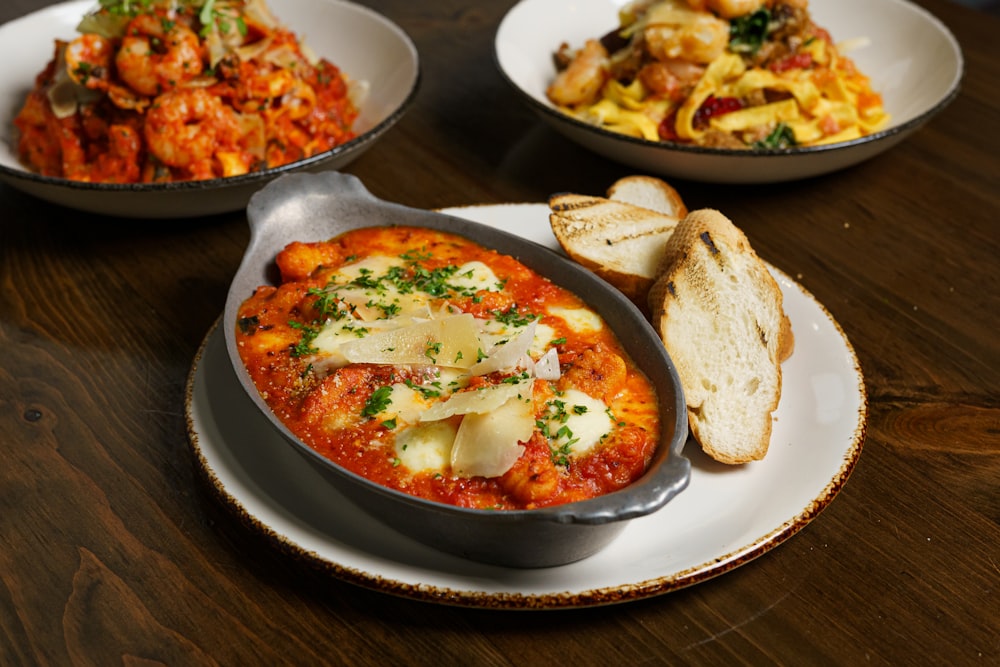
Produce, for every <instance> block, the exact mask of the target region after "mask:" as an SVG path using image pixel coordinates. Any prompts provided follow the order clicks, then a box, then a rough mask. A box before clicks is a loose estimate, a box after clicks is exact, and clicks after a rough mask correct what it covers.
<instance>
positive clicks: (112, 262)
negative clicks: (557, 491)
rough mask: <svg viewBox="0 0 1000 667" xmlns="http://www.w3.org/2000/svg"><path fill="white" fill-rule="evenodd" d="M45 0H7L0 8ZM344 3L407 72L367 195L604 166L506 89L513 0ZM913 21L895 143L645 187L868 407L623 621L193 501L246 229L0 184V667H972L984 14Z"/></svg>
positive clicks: (992, 482)
mask: <svg viewBox="0 0 1000 667" xmlns="http://www.w3.org/2000/svg"><path fill="white" fill-rule="evenodd" d="M47 4H51V3H50V2H48V1H47V0H6V1H5V2H4V3H3V4H2V5H0V20H3V21H7V20H9V19H12V18H14V17H16V16H19V15H21V14H24V13H27V12H29V11H33V10H35V9H38V8H40V7H42V6H44V5H47ZM273 4H274V5H275V6H276V7H277V8H278V9H280V4H281V3H280V1H279V0H274V2H273ZM366 4H369V5H371V6H372V7H373V8H374V9H376V10H378V11H380V12H382V13H384V14H385V15H387V16H389V17H390V18H392V19H393V20H394V21H396V22H397V23H398V24H399V25H400V26H401V27H402V28H404V29H405V30H406V31H407V32H408V33H409V34H410V35H411V36H412V38H413V39H414V40H415V42H416V44H417V46H418V48H419V51H420V54H421V57H422V63H423V76H424V78H423V85H422V89H421V91H420V94H419V96H418V98H417V100H416V102H415V104H414V105H413V107H412V109H411V110H410V111H409V113H408V115H407V116H406V117H405V118H404V119H403V120H402V122H400V123H399V125H398V126H397V127H396V128H395V129H393V130H392V131H391V133H390V134H389V135H388V136H386V137H385V139H384V140H383V141H382V142H380V143H379V144H378V145H377V146H375V147H374V148H373V149H372V150H371V151H370V152H368V153H367V154H366V155H364V156H363V157H362V158H361V159H359V160H357V161H356V162H355V163H354V164H352V165H351V166H350V167H348V168H347V169H346V171H348V172H350V173H352V174H355V175H357V176H359V177H360V178H361V179H362V180H363V181H364V183H365V184H366V185H367V186H368V187H369V188H370V189H371V190H372V191H373V192H374V193H375V194H376V195H378V196H380V197H383V198H386V199H390V200H394V201H398V202H401V203H404V204H408V205H412V206H418V207H423V208H433V207H444V206H452V205H462V204H472V203H497V202H512V201H513V202H541V201H544V200H545V199H546V197H547V196H548V195H549V194H551V193H553V192H556V191H566V190H571V191H577V192H584V193H592V194H598V193H601V192H603V190H604V189H605V188H606V187H607V185H608V184H610V183H611V182H612V181H613V180H615V179H616V178H618V177H619V176H622V175H625V174H628V173H631V170H630V169H629V168H627V167H623V166H621V165H617V164H613V163H611V162H608V161H606V160H604V159H602V158H600V157H597V156H595V155H593V154H591V153H589V152H586V151H585V150H583V149H581V148H578V147H576V146H575V145H573V144H570V143H568V142H567V141H565V140H564V139H562V138H561V137H560V136H558V135H557V134H555V133H554V132H552V131H551V130H549V129H546V128H545V127H543V126H542V125H541V124H540V121H539V120H537V119H536V117H535V116H534V115H533V114H532V113H530V112H529V111H527V110H526V109H525V108H523V107H522V105H521V103H520V102H519V101H518V100H517V99H516V98H515V97H514V95H512V94H511V92H510V91H509V90H508V89H507V88H506V87H505V84H504V82H503V81H502V80H501V78H500V76H499V75H498V74H497V72H496V71H495V69H494V66H493V61H492V38H493V34H494V31H495V29H496V27H497V25H498V22H499V20H500V18H501V17H502V16H503V14H504V12H505V11H506V9H507V8H508V7H509V6H510V5H511V4H512V2H511V0H507V1H505V2H491V3H484V2H476V1H475V0H442V1H441V2H434V3H414V2H409V1H407V0H372V1H370V2H368V3H366ZM919 4H921V5H923V6H925V7H927V8H928V9H930V10H931V11H933V12H934V13H935V14H936V15H937V16H938V17H940V18H941V19H942V20H943V21H944V22H945V23H946V24H947V25H948V26H949V28H950V29H951V30H952V31H953V32H954V34H955V35H956V36H957V38H958V40H959V41H960V43H961V44H962V46H963V49H964V54H965V58H966V74H965V80H964V83H963V86H962V92H961V94H960V96H959V97H958V98H957V99H956V100H955V101H954V103H953V104H951V105H950V106H949V107H948V108H947V109H946V110H945V111H944V112H943V113H942V114H940V116H938V117H937V118H935V119H934V120H933V121H932V122H931V123H930V124H929V125H927V126H925V127H924V128H923V129H921V130H920V131H918V132H917V133H916V134H915V135H914V136H913V137H912V138H910V139H908V140H907V141H905V142H904V143H903V144H901V145H900V146H898V147H896V148H895V149H893V150H892V151H890V152H889V153H887V154H885V155H883V156H881V157H878V158H876V159H873V160H871V161H869V162H867V163H865V164H862V165H860V166H857V167H855V168H852V169H848V170H846V171H843V172H841V173H836V174H832V175H829V176H825V177H822V178H817V179H813V180H807V181H803V182H798V183H792V184H785V185H772V186H753V187H751V186H746V187H717V186H712V185H705V184H699V183H693V182H685V181H680V180H677V181H674V185H675V186H676V187H677V188H678V189H679V190H680V192H681V194H682V195H683V196H684V198H685V199H686V201H687V203H688V205H689V206H690V207H692V208H695V207H701V206H712V207H716V208H720V209H722V210H723V211H724V212H726V213H727V214H728V215H729V216H730V217H731V218H732V219H733V220H735V221H736V222H737V224H739V225H740V226H741V227H742V228H743V229H744V230H745V231H746V233H747V234H748V236H749V237H750V239H751V241H752V243H753V244H754V246H755V247H756V248H757V250H758V251H759V253H760V254H761V255H762V256H763V257H765V258H766V259H768V260H769V261H771V262H772V263H773V264H775V265H776V266H778V267H779V268H781V269H782V270H784V271H785V272H786V273H788V274H789V275H791V276H795V277H796V279H797V280H798V281H799V282H800V283H801V284H802V285H803V286H804V287H805V288H806V289H808V290H809V291H811V292H812V293H813V294H814V295H815V296H816V297H817V299H818V300H819V301H820V302H822V303H823V304H824V305H825V306H826V307H827V308H828V309H829V311H830V313H831V314H832V315H833V316H834V317H835V318H836V320H837V321H838V322H839V323H840V324H841V326H842V327H843V329H844V331H845V333H846V334H847V336H848V337H849V339H850V341H851V342H852V343H853V345H854V347H855V349H856V351H857V354H858V357H859V359H860V362H861V366H862V368H863V369H864V376H865V381H866V384H867V389H868V393H869V421H868V431H867V440H866V442H865V446H864V453H863V455H862V456H861V458H860V461H859V463H858V465H857V467H856V468H855V470H854V472H853V475H852V477H851V478H850V480H849V482H848V484H847V485H846V487H845V488H844V489H843V491H842V492H841V494H840V495H839V496H838V497H837V498H836V500H835V501H834V502H833V503H832V504H831V505H830V506H829V507H828V508H827V509H826V510H824V511H823V512H822V513H821V514H820V515H819V516H818V517H817V518H816V520H815V521H813V522H812V523H810V524H809V525H808V526H807V527H806V528H805V529H804V530H803V531H802V532H800V533H799V534H797V535H795V536H794V537H793V538H791V539H790V540H789V541H787V542H786V543H784V544H782V545H781V546H780V547H778V548H777V549H775V550H773V551H771V552H769V553H767V554H766V555H764V556H763V557H761V558H759V559H756V560H753V561H751V562H749V563H747V564H746V565H744V566H742V567H740V568H738V569H735V570H733V571H731V572H728V573H726V574H725V575H724V576H721V577H718V578H714V579H711V580H709V581H706V582H704V583H701V584H699V585H697V586H692V587H689V588H684V589H682V590H678V591H675V592H672V593H670V594H667V595H663V596H656V597H651V598H648V599H644V600H641V601H638V602H633V603H629V604H624V605H614V606H601V607H590V608H586V609H572V610H560V611H544V612H511V611H495V610H494V611H488V610H473V609H464V608H456V607H451V606H445V605H438V604H431V603H427V602H419V601H414V600H410V599H404V598H399V597H395V596H390V595H386V594H383V593H380V592H377V591H372V590H368V589H366V588H364V587H359V586H355V585H352V584H349V583H344V582H343V581H340V580H337V579H335V578H331V577H328V576H326V575H324V574H322V573H317V572H314V571H313V570H311V569H309V568H303V567H299V566H297V564H296V563H295V562H294V561H293V560H291V559H289V558H288V557H286V556H285V555H283V554H282V553H280V552H279V551H277V550H275V549H273V548H270V547H269V546H268V543H266V542H265V541H263V540H262V539H260V537H259V536H258V535H256V534H254V533H253V532H252V531H249V530H247V529H245V528H244V527H243V526H242V524H240V523H239V522H237V521H235V520H234V519H233V517H232V516H230V515H229V514H227V513H226V512H223V511H221V509H220V507H219V505H218V503H216V502H215V501H214V499H213V498H212V497H211V495H210V494H208V493H206V492H205V490H204V488H203V487H202V485H201V484H200V483H199V481H198V480H199V476H198V475H197V473H196V471H195V466H194V465H193V461H192V456H191V450H190V447H189V444H188V438H187V434H186V425H185V416H184V399H185V382H186V379H187V374H188V371H189V368H190V366H191V363H192V358H193V357H194V355H195V353H196V350H197V349H198V347H199V345H200V343H201V341H202V339H203V337H204V336H205V334H206V332H207V331H208V330H209V328H210V327H211V326H212V324H213V322H214V321H215V320H216V318H217V317H218V316H219V314H220V312H221V309H222V306H223V301H224V298H225V295H226V289H227V285H228V282H229V280H230V278H231V276H232V275H233V273H234V271H235V269H236V266H237V263H238V261H239V259H240V256H241V253H242V251H243V248H244V246H245V244H246V241H247V228H246V220H245V216H244V215H243V214H242V213H233V214H228V215H221V216H217V217H213V218H211V219H194V220H180V221H177V220H175V221H160V222H157V221H152V222H151V221H144V220H118V219H106V218H102V217H99V216H96V215H89V214H84V213H79V212H75V211H72V210H67V209H63V208H60V207H57V206H54V205H50V204H47V203H43V202H41V201H38V200H35V199H33V198H31V197H29V196H27V195H24V194H22V193H20V192H18V191H16V190H14V189H12V188H10V187H7V186H0V211H2V213H0V216H2V223H0V294H2V296H0V359H2V364H0V582H2V585H0V664H4V665H15V664H40V665H62V664H95V665H98V664H100V665H107V664H128V665H134V664H170V665H190V664H224V665H247V664H279V663H283V662H288V663H298V664H323V663H330V664H438V663H440V664H499V665H504V664H546V663H548V664H601V665H609V664H666V663H669V664H689V663H690V664H735V663H749V664H763V663H772V662H775V663H784V664H796V665H798V664H844V665H848V664H919V663H925V662H926V663H927V664H940V665H945V664H947V665H986V664H998V662H1000V493H998V483H1000V336H998V329H1000V316H998V310H1000V269H998V260H997V258H998V256H1000V227H998V222H997V218H998V214H1000V160H998V158H997V156H998V155H1000V131H998V129H997V128H998V125H1000V60H998V59H997V56H996V40H997V35H998V34H1000V20H997V19H996V18H994V17H990V16H986V15H982V14H979V13H976V12H975V11H973V10H969V9H966V8H963V7H961V6H959V5H955V4H951V3H949V2H946V1H944V0H921V2H920V3H919ZM512 147H513V148H512Z"/></svg>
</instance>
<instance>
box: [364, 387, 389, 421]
mask: <svg viewBox="0 0 1000 667" xmlns="http://www.w3.org/2000/svg"><path fill="white" fill-rule="evenodd" d="M390 394H392V387H389V386H384V387H379V388H378V389H376V390H375V391H373V392H372V395H371V396H369V397H368V400H367V401H365V407H363V408H362V409H361V416H362V417H368V418H369V419H371V418H373V417H374V416H375V415H377V414H378V413H380V412H382V411H384V410H385V409H386V408H387V407H389V405H390V404H391V403H392V399H391V398H390Z"/></svg>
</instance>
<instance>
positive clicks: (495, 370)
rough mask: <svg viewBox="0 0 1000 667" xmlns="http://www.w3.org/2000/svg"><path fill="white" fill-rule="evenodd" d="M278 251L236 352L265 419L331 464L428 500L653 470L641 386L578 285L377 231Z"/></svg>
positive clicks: (579, 484) (653, 409) (565, 485)
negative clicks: (266, 409)
mask: <svg viewBox="0 0 1000 667" xmlns="http://www.w3.org/2000/svg"><path fill="white" fill-rule="evenodd" d="M276 263H277V266H278V268H279V270H280V274H281V281H280V283H279V284H278V285H277V286H262V287H259V288H258V289H257V290H256V291H255V292H254V294H253V295H252V296H250V298H248V299H247V300H246V301H245V302H244V303H243V304H242V306H241V308H240V311H239V317H238V321H237V322H236V323H235V325H234V326H235V327H236V331H235V335H236V338H237V342H238V347H239V350H240V355H241V357H242V359H243V362H244V363H245V365H246V367H247V369H248V371H249V373H250V376H251V378H252V379H253V382H254V383H255V385H256V387H257V389H258V391H259V392H260V394H261V396H262V397H263V398H264V400H265V401H266V402H267V404H268V405H269V406H270V407H271V409H272V410H273V411H274V413H275V414H276V416H277V417H278V418H279V419H280V420H281V421H282V422H283V423H284V424H286V425H287V426H288V428H289V429H290V430H291V431H292V432H293V433H294V434H295V435H296V436H298V437H299V438H300V439H301V440H302V441H304V442H305V443H306V444H308V445H309V446H310V447H312V448H313V449H315V450H316V451H317V452H319V453H320V454H322V455H323V456H325V457H327V458H329V459H330V460H332V461H334V462H336V463H337V464H339V465H341V466H343V467H344V468H346V469H348V470H350V471H353V472H355V473H357V474H359V475H362V476H364V477H366V478H368V479H370V480H372V481H374V482H377V483H379V484H382V485H385V486H387V487H390V488H393V489H397V490H399V491H403V492H405V493H409V494H412V495H415V496H420V497H422V498H426V499H429V500H434V501H439V502H443V503H448V504H452V505H458V506H464V507H477V508H496V509H527V508H533V507H542V506H548V505H556V504H561V503H566V502H571V501H576V500H582V499H586V498H591V497H595V496H598V495H601V494H605V493H608V492H611V491H614V490H617V489H620V488H622V487H624V486H627V485H628V484H630V483H631V482H633V481H634V480H636V479H637V478H638V477H639V476H640V475H642V473H643V472H644V471H645V470H646V468H647V466H648V465H649V461H650V459H651V457H652V454H653V452H654V450H655V448H656V446H657V443H658V441H659V429H660V426H659V422H658V412H657V399H656V394H655V390H654V388H653V387H652V385H651V383H650V382H649V380H648V379H647V378H646V377H645V376H644V375H643V374H642V372H641V371H640V370H639V369H638V368H637V367H636V366H635V364H634V362H633V361H632V360H631V359H630V358H629V357H628V355H627V354H626V353H625V351H624V350H623V348H622V346H621V344H620V342H619V341H618V340H617V339H616V338H615V336H614V334H613V332H612V331H611V329H610V328H609V327H608V326H607V325H606V324H605V323H603V321H601V320H600V318H599V317H598V316H597V314H596V313H595V312H594V311H593V310H591V309H589V308H588V307H587V306H586V305H585V304H584V302H583V301H582V300H581V299H580V298H579V297H577V296H576V295H574V294H572V293H571V292H569V291H567V290H565V289H563V288H561V287H559V286H557V285H555V284H553V283H551V282H550V281H548V280H547V279H545V278H544V277H542V276H540V275H538V274H536V273H535V272H533V271H531V270H530V269H528V268H527V267H526V266H524V265H523V264H521V263H520V262H518V261H517V260H516V259H514V258H512V257H509V256H505V255H502V254H499V253H497V252H495V251H492V250H489V249H486V248H484V247H482V246H480V245H478V244H476V243H474V242H472V241H469V240H467V239H465V238H463V237H460V236H457V235H454V234H449V233H444V232H437V231H433V230H427V229H422V228H412V227H378V228H369V229H360V230H356V231H352V232H349V233H347V234H344V235H342V236H340V237H337V238H334V239H332V240H330V241H326V242H319V243H299V242H294V243H291V244H289V245H288V246H286V247H285V249H284V250H282V251H281V252H280V253H279V254H278V256H277V258H276ZM469 316H471V317H469ZM452 325H454V326H452ZM438 326H440V327H441V331H443V332H444V333H434V334H426V335H424V333H420V332H426V330H428V327H430V328H433V327H438ZM464 327H468V328H464ZM469 332H473V337H470V335H468V334H469ZM380 336H381V338H380ZM421 336H423V337H421ZM386 341H387V342H386ZM463 345H464V347H463ZM517 346H520V347H521V348H524V353H523V354H517V353H516V348H517ZM404 348H412V349H410V351H406V350H405V349H404ZM407 355H409V356H407ZM504 355H507V357H509V358H505V356H504ZM480 400H481V401H482V402H483V403H489V404H491V405H492V408H491V409H490V410H485V409H481V408H480V407H478V405H479V404H478V403H477V402H478V401H480ZM459 405H463V406H466V407H455V408H454V413H452V411H451V410H452V406H459ZM469 406H471V407H469ZM494 409H495V412H491V410H494ZM500 411H506V412H504V413H503V415H504V416H503V417H497V418H496V421H498V422H499V423H498V424H492V423H491V421H490V420H491V419H492V417H491V414H492V415H499V414H500ZM438 413H440V414H438ZM507 415H512V416H507ZM480 448H483V449H486V450H488V451H487V452H485V453H484V452H483V451H479V449H480ZM498 459H499V460H501V462H500V463H497V460H498ZM484 471H485V472H484Z"/></svg>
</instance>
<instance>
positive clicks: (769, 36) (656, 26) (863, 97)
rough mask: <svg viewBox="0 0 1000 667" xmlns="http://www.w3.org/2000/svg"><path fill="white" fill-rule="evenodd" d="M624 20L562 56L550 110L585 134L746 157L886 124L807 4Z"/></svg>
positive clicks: (623, 15) (645, 2) (703, 9)
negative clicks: (592, 128)
mask: <svg viewBox="0 0 1000 667" xmlns="http://www.w3.org/2000/svg"><path fill="white" fill-rule="evenodd" d="M619 20H620V25H619V27H618V28H616V29H614V30H613V31H611V32H610V33H608V34H607V35H605V36H604V37H602V38H594V39H589V40H587V41H586V43H585V44H583V45H580V46H578V48H575V49H574V48H571V47H570V45H568V44H562V45H561V46H560V48H559V49H558V51H557V52H556V53H555V63H556V69H557V74H556V76H555V79H554V80H553V81H552V83H551V85H550V86H549V88H548V90H547V91H546V92H547V95H548V98H549V100H550V101H551V102H552V103H553V104H555V105H556V106H557V107H559V108H560V109H561V110H563V111H564V112H565V113H567V114H570V115H572V116H574V117H576V118H578V119H580V120H583V121H584V122H587V123H590V124H593V125H597V126H599V127H602V128H605V129H607V130H610V131H613V132H618V133H621V134H626V135H630V136H633V137H638V138H641V139H646V140H649V141H667V142H676V143H682V144H692V145H698V146H706V147H713V148H725V149H751V150H762V149H784V148H789V147H793V146H816V145H820V144H830V143H837V142H842V141H850V140H852V139H857V138H859V137H862V136H865V135H867V134H871V133H873V132H876V131H878V130H880V129H882V128H883V127H885V126H886V125H887V124H888V122H889V115H888V114H887V113H886V111H885V110H884V108H883V105H882V98H881V96H880V95H879V94H878V93H876V92H874V91H873V90H872V88H871V84H870V81H869V79H868V77H866V76H865V75H864V74H862V73H861V72H859V71H858V69H857V67H856V66H855V65H854V63H853V62H852V61H851V60H850V59H849V58H848V57H847V56H845V55H844V53H843V52H842V51H846V50H847V49H846V48H844V47H843V45H841V46H840V47H838V45H837V44H835V43H834V42H833V40H832V38H831V36H830V34H829V33H828V32H827V31H826V30H824V29H823V28H821V27H819V26H817V25H816V24H815V23H814V22H813V21H812V19H811V17H810V14H809V10H808V6H807V2H806V0H659V1H651V0H637V1H635V2H632V3H630V4H628V5H626V6H625V7H623V8H622V9H621V10H620V12H619Z"/></svg>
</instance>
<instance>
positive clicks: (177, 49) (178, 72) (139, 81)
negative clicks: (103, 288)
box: [115, 14, 204, 97]
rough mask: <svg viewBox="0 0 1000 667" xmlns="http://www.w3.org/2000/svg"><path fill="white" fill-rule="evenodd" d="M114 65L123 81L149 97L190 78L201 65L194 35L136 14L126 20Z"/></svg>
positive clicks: (174, 24) (175, 25)
mask: <svg viewBox="0 0 1000 667" xmlns="http://www.w3.org/2000/svg"><path fill="white" fill-rule="evenodd" d="M115 65H116V66H117V67H118V75H119V76H120V77H121V79H122V80H123V81H124V82H125V83H127V84H128V85H129V86H131V87H132V88H133V89H135V91H136V92H138V93H140V94H141V95H148V96H150V97H153V96H155V95H158V94H160V93H161V92H164V91H168V90H172V89H174V88H176V87H177V86H180V85H182V84H184V83H185V82H187V81H190V80H191V79H193V78H194V77H196V76H198V75H199V74H201V72H202V69H203V67H204V65H203V62H202V57H201V45H200V42H199V40H198V35H196V34H195V33H194V31H192V30H191V29H190V28H188V27H187V26H185V25H182V24H180V23H177V22H173V21H169V20H167V19H166V18H162V17H159V16H154V15H152V14H139V15H138V16H136V17H135V18H134V19H132V21H131V22H129V24H128V28H127V29H126V31H125V37H124V38H123V39H122V44H121V48H119V49H118V53H117V54H116V55H115Z"/></svg>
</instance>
